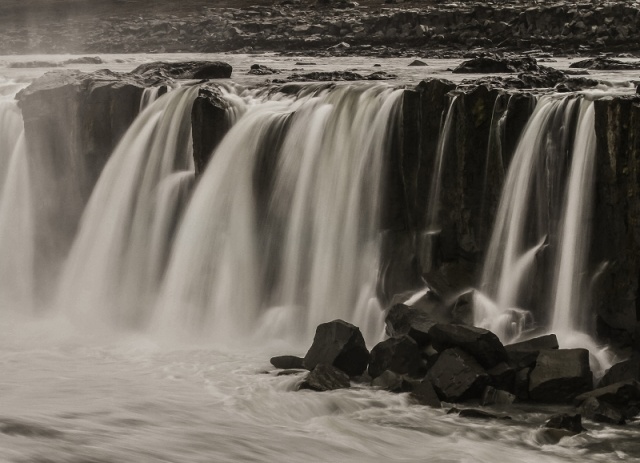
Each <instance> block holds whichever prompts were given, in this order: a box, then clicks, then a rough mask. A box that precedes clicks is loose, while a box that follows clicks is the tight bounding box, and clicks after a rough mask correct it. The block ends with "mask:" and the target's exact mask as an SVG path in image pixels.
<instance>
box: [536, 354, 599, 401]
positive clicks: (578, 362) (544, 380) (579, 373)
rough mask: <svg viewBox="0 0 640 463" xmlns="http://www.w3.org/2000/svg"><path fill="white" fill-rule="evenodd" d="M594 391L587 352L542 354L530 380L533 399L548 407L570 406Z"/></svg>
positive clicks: (539, 355) (537, 360)
mask: <svg viewBox="0 0 640 463" xmlns="http://www.w3.org/2000/svg"><path fill="white" fill-rule="evenodd" d="M592 387H593V379H592V373H591V370H590V369H589V351H587V350H586V349H558V350H551V349H546V350H541V351H540V353H539V354H538V358H537V359H536V366H535V367H534V368H533V370H532V371H531V375H530V378H529V396H530V397H531V399H533V400H535V401H539V402H545V403H559V402H560V403H561V402H565V403H566V402H570V401H571V400H572V399H573V398H574V397H576V396H578V395H579V394H581V393H583V392H586V391H589V390H591V389H592Z"/></svg>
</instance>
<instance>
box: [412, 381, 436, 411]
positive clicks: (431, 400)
mask: <svg viewBox="0 0 640 463" xmlns="http://www.w3.org/2000/svg"><path fill="white" fill-rule="evenodd" d="M409 397H410V398H411V399H412V400H413V401H414V402H416V403H418V404H420V405H427V406H429V407H433V408H440V407H442V404H441V403H440V399H439V398H438V394H437V393H436V390H435V389H434V388H433V385H432V384H431V382H430V381H429V380H428V379H425V380H423V381H420V382H419V383H418V384H416V385H415V386H414V387H413V390H412V391H411V394H409Z"/></svg>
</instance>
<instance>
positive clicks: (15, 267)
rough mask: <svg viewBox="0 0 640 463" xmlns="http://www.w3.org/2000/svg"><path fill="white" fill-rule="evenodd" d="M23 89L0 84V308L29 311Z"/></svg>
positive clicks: (29, 246) (30, 250)
mask: <svg viewBox="0 0 640 463" xmlns="http://www.w3.org/2000/svg"><path fill="white" fill-rule="evenodd" d="M21 87H23V86H21V85H17V84H15V83H13V82H2V83H0V309H3V310H4V309H14V311H22V312H23V313H24V312H25V311H26V312H29V311H30V310H31V309H33V303H34V301H33V291H34V287H33V253H34V244H33V236H34V228H33V206H32V198H31V189H30V178H29V161H28V157H27V148H26V143H25V136H24V127H23V122H22V115H21V113H20V110H19V108H18V106H17V104H16V102H15V100H14V97H15V94H16V93H17V92H18V90H20V88H21Z"/></svg>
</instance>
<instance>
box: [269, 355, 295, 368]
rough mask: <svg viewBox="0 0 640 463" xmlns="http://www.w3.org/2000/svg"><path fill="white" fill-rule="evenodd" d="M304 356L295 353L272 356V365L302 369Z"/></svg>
mask: <svg viewBox="0 0 640 463" xmlns="http://www.w3.org/2000/svg"><path fill="white" fill-rule="evenodd" d="M302 360H303V359H302V358H301V357H296V356H295V355H280V356H277V357H271V360H270V362H271V365H273V366H274V367H276V368H280V369H282V370H290V369H293V370H295V369H300V368H303V366H302Z"/></svg>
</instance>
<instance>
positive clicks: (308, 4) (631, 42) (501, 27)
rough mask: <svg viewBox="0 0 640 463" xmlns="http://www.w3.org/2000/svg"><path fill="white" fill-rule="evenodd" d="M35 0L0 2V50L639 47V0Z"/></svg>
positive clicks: (539, 52) (425, 51) (394, 52)
mask: <svg viewBox="0 0 640 463" xmlns="http://www.w3.org/2000/svg"><path fill="white" fill-rule="evenodd" d="M34 1H35V3H34ZM48 1H49V2H54V3H55V4H56V5H58V4H65V2H64V1H62V0H48ZM38 2H40V3H42V2H46V0H32V1H31V3H29V2H26V3H25V5H27V7H24V6H23V7H22V9H19V8H18V6H14V7H13V9H11V6H6V5H5V6H0V26H1V27H0V54H25V53H36V52H41V53H154V52H225V51H236V52H244V53H251V52H267V51H276V52H281V53H287V54H316V55H327V56H332V55H338V56H341V55H368V56H379V57H386V56H409V55H415V54H420V55H423V56H430V57H458V56H462V55H464V54H466V53H468V52H469V51H473V50H477V49H483V50H490V51H509V50H518V51H530V52H531V53H535V54H536V56H538V57H544V56H545V55H546V54H548V55H557V54H572V55H576V54H593V53H595V52H604V51H606V52H617V53H619V54H620V53H632V54H635V53H636V52H638V51H639V50H640V2H606V1H604V2H603V1H595V2H579V3H573V2H571V3H569V2H567V3H564V2H563V3H554V2H544V1H543V2H531V1H519V2H513V1H511V2H497V1H488V2H478V1H474V2H464V3H462V2H460V3H445V2H432V1H424V2H419V1H416V0H411V1H410V2H406V3H405V2H400V1H399V0H384V2H383V0H378V1H375V2H374V1H371V0H367V1H364V2H357V1H351V0H319V1H318V2H316V1H313V0H284V1H282V2H278V3H272V2H265V1H264V0H256V1H255V2H250V1H249V2H247V1H241V2H235V3H225V2H207V1H204V0H200V1H196V0H189V1H186V2H179V3H180V4H181V5H176V6H174V7H173V9H172V8H167V7H166V5H165V6H164V7H160V5H164V4H165V3H166V2H158V5H159V6H158V8H155V6H156V5H155V4H154V8H153V9H150V8H148V7H146V8H142V7H140V6H139V4H141V2H140V1H139V0H128V1H126V0H119V1H118V0H111V2H110V3H111V4H112V5H111V7H110V8H105V7H104V5H103V7H98V6H96V7H92V6H91V5H90V4H88V3H87V2H86V1H83V0H67V1H66V3H73V4H74V6H73V7H71V6H67V8H66V9H64V8H62V7H60V6H56V7H55V8H54V7H53V6H52V7H51V8H52V9H51V11H50V12H49V13H46V11H45V12H40V14H38V12H37V11H35V10H36V8H37V3H38ZM190 2H191V3H193V7H192V8H188V7H187V6H188V4H189V3H190ZM107 3H109V2H107ZM142 3H143V2H142ZM174 3H175V2H174ZM9 4H11V1H9ZM94 4H95V3H94ZM183 4H184V5H183ZM16 5H17V4H16ZM29 5H32V6H31V9H29V8H28V7H29ZM78 5H81V6H78ZM82 5H84V6H82ZM136 5H138V7H137V8H134V7H135V6H136ZM25 8H27V9H26V10H25Z"/></svg>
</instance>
